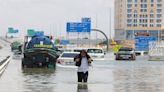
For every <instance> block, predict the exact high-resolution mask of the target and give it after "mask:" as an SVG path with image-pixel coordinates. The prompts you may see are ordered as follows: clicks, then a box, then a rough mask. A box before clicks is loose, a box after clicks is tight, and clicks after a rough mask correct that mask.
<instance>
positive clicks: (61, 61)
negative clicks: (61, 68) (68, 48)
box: [56, 59, 64, 64]
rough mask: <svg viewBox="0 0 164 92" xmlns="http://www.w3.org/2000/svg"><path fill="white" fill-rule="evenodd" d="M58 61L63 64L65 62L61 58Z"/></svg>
mask: <svg viewBox="0 0 164 92" xmlns="http://www.w3.org/2000/svg"><path fill="white" fill-rule="evenodd" d="M56 62H57V63H58V64H63V63H64V61H63V60H61V59H58V60H57V61H56Z"/></svg>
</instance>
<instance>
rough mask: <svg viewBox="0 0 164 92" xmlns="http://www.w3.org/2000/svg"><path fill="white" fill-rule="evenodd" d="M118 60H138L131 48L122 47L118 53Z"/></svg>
mask: <svg viewBox="0 0 164 92" xmlns="http://www.w3.org/2000/svg"><path fill="white" fill-rule="evenodd" d="M116 60H136V54H135V50H134V49H133V48H129V47H122V48H120V49H119V51H118V53H116Z"/></svg>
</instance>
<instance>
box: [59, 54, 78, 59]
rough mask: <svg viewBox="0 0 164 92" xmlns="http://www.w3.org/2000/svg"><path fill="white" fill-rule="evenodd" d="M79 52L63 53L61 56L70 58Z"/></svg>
mask: <svg viewBox="0 0 164 92" xmlns="http://www.w3.org/2000/svg"><path fill="white" fill-rule="evenodd" d="M76 55H78V53H63V55H62V56H61V57H69V58H74V57H75V56H76Z"/></svg>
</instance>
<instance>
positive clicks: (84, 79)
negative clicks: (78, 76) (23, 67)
mask: <svg viewBox="0 0 164 92" xmlns="http://www.w3.org/2000/svg"><path fill="white" fill-rule="evenodd" d="M87 80H88V71H87V72H86V73H83V81H84V82H87Z"/></svg>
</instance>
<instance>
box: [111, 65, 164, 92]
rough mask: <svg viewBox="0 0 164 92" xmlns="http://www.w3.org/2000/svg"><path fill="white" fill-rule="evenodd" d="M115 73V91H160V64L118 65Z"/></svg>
mask: <svg viewBox="0 0 164 92" xmlns="http://www.w3.org/2000/svg"><path fill="white" fill-rule="evenodd" d="M113 75H114V81H115V83H114V92H159V91H160V89H159V88H161V84H160V83H161V82H160V80H161V77H160V76H162V75H161V72H160V67H158V66H135V67H129V66H126V67H116V68H115V69H114V71H113ZM160 92H161V91H160Z"/></svg>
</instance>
